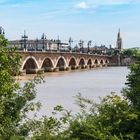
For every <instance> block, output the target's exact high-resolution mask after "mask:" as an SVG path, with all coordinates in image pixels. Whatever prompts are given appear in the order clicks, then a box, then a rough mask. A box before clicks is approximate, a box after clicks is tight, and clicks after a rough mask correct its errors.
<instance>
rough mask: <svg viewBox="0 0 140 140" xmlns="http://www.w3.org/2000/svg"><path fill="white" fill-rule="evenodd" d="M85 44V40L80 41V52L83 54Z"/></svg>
mask: <svg viewBox="0 0 140 140" xmlns="http://www.w3.org/2000/svg"><path fill="white" fill-rule="evenodd" d="M83 44H84V41H83V40H80V41H79V46H80V51H81V52H83V49H84V46H83Z"/></svg>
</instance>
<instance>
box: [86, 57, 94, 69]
mask: <svg viewBox="0 0 140 140" xmlns="http://www.w3.org/2000/svg"><path fill="white" fill-rule="evenodd" d="M87 65H88V66H89V67H91V66H92V65H93V62H92V59H91V58H89V59H88V61H87Z"/></svg>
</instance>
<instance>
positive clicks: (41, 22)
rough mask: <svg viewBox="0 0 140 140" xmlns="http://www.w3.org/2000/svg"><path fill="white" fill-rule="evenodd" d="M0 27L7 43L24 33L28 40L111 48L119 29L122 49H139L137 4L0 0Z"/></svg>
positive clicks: (138, 0)
mask: <svg viewBox="0 0 140 140" xmlns="http://www.w3.org/2000/svg"><path fill="white" fill-rule="evenodd" d="M0 26H2V27H3V28H4V29H5V33H6V37H7V38H8V39H9V40H15V39H20V38H21V35H22V34H23V33H24V30H26V34H27V35H28V37H29V39H36V38H40V37H41V35H42V34H43V33H45V34H46V36H47V38H48V39H57V37H58V36H59V38H60V39H61V40H62V41H64V42H67V41H68V39H69V37H71V38H72V39H73V40H74V44H77V43H78V41H79V40H80V39H82V40H84V43H85V45H86V44H87V41H88V40H92V44H93V45H101V44H104V45H106V46H109V45H110V44H111V45H113V46H114V47H115V45H116V39H117V32H118V30H119V28H120V30H121V36H122V40H123V47H124V48H131V47H140V0H0Z"/></svg>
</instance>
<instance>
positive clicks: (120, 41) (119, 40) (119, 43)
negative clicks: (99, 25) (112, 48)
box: [116, 28, 123, 51]
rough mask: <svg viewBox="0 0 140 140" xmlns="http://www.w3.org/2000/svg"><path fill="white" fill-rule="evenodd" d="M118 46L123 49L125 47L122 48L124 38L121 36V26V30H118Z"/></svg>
mask: <svg viewBox="0 0 140 140" xmlns="http://www.w3.org/2000/svg"><path fill="white" fill-rule="evenodd" d="M116 48H117V49H118V50H119V51H121V50H122V49H123V48H122V38H121V32H120V28H119V31H118V35H117V44H116Z"/></svg>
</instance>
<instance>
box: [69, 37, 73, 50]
mask: <svg viewBox="0 0 140 140" xmlns="http://www.w3.org/2000/svg"><path fill="white" fill-rule="evenodd" d="M72 43H73V40H72V38H71V37H70V38H69V50H70V51H71V44H72Z"/></svg>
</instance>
